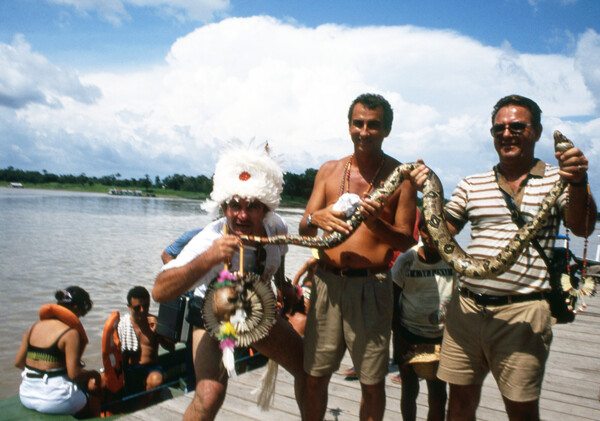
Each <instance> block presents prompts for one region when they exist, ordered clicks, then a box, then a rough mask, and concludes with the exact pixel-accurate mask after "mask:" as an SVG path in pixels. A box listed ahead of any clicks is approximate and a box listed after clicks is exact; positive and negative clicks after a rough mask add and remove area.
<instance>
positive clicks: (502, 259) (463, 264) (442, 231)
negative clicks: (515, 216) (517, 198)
mask: <svg viewBox="0 0 600 421" xmlns="http://www.w3.org/2000/svg"><path fill="white" fill-rule="evenodd" d="M572 147H573V143H572V142H571V141H570V140H569V139H567V138H566V137H565V136H564V135H563V134H562V133H561V132H559V131H558V130H557V131H555V132H554V149H555V150H556V151H559V152H564V151H566V150H568V149H570V148H572ZM418 165H420V164H418V163H414V162H413V163H410V164H402V165H399V166H398V167H396V168H395V169H394V171H393V172H392V174H391V175H390V176H389V177H388V178H387V180H385V182H384V183H383V185H382V186H381V187H379V188H377V189H375V190H374V191H373V192H372V193H371V194H369V195H368V196H367V197H368V198H370V199H372V200H378V199H379V198H386V197H389V196H390V195H391V194H392V193H393V192H394V191H396V189H397V188H398V187H399V186H400V183H402V181H404V179H405V174H408V173H410V172H411V171H412V170H414V169H415V168H416V167H417V166H418ZM566 186H567V182H566V181H565V180H564V179H563V178H562V177H561V178H559V180H558V181H557V182H556V183H555V184H554V186H553V187H552V189H551V190H550V191H549V192H548V193H547V194H546V196H545V197H544V199H543V200H542V203H541V205H540V208H539V210H538V213H537V214H536V215H535V217H534V218H533V219H532V220H531V221H529V222H528V223H527V224H525V225H524V226H523V227H522V228H521V229H519V231H518V232H517V233H516V234H515V236H514V237H513V239H512V240H511V241H509V243H508V244H507V245H506V247H505V248H504V249H503V250H502V251H501V252H500V253H499V254H498V255H497V256H496V257H495V258H494V259H490V260H488V259H478V258H475V257H473V256H471V255H469V254H468V253H466V252H465V251H464V250H463V249H462V248H461V247H460V245H459V244H458V243H457V242H456V240H455V239H454V237H453V236H452V234H451V233H450V231H449V230H448V228H447V226H446V220H445V217H444V190H443V188H442V183H441V182H440V179H439V178H438V177H437V175H436V174H435V173H434V172H433V171H431V170H430V171H429V173H428V176H427V180H426V181H425V183H424V184H423V213H424V215H425V220H426V221H427V227H428V229H429V233H430V235H431V236H432V237H433V240H434V242H435V244H436V246H437V248H438V250H439V252H440V255H441V257H442V259H444V261H445V262H446V263H448V264H449V265H450V267H452V268H453V269H454V270H455V271H456V272H458V273H460V274H461V275H465V276H468V277H470V278H477V279H484V278H489V277H491V276H496V275H499V274H501V273H502V272H504V271H505V270H507V269H508V268H509V267H510V266H512V265H513V264H514V263H515V261H516V260H517V258H518V257H519V255H520V254H521V252H522V251H523V249H524V248H525V247H526V246H527V244H528V243H529V242H530V241H531V240H532V239H533V238H534V237H535V236H536V235H537V233H538V232H539V231H540V229H542V227H543V226H544V225H545V224H546V222H547V221H548V218H549V217H550V210H551V209H552V207H553V206H554V204H555V203H556V199H557V198H558V197H559V196H560V194H561V193H562V192H563V190H564V189H565V187H566ZM363 220H364V217H363V215H362V214H361V207H360V206H359V207H358V208H357V209H356V210H355V211H354V213H353V214H352V215H351V216H350V217H349V218H348V219H347V220H346V223H348V224H349V225H350V226H351V227H352V231H350V234H342V233H340V232H334V233H332V234H331V235H328V236H326V237H323V238H321V237H308V236H302V235H277V236H273V237H258V236H250V235H242V236H240V238H241V239H242V240H245V241H250V242H254V243H260V244H293V245H297V246H302V247H312V248H320V249H328V248H332V247H336V246H338V245H339V244H341V243H343V242H344V241H345V240H346V238H348V236H350V235H352V233H353V232H354V231H355V229H356V228H357V227H358V226H359V225H360V224H361V223H362V222H363Z"/></svg>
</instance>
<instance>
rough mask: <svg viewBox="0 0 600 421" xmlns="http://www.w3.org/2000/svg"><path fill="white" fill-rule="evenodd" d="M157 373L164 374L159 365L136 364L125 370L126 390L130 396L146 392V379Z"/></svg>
mask: <svg viewBox="0 0 600 421" xmlns="http://www.w3.org/2000/svg"><path fill="white" fill-rule="evenodd" d="M155 371H157V372H159V373H161V374H162V372H163V368H162V366H161V365H160V364H158V363H151V364H136V365H130V366H128V367H126V368H125V388H126V390H127V393H128V394H131V393H137V392H141V391H143V390H146V377H148V375H149V374H150V373H154V372H155Z"/></svg>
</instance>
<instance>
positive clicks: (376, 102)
mask: <svg viewBox="0 0 600 421" xmlns="http://www.w3.org/2000/svg"><path fill="white" fill-rule="evenodd" d="M356 104H362V105H364V106H365V107H367V108H368V109H369V110H374V109H375V108H377V107H382V108H383V127H384V128H385V129H386V130H390V129H391V128H392V122H393V121H394V111H393V110H392V106H391V105H390V103H389V102H388V101H387V100H386V99H385V98H384V97H382V96H381V95H378V94H361V95H359V96H357V97H356V99H355V100H354V101H352V104H350V109H349V110H348V124H350V123H352V111H354V106H355V105H356Z"/></svg>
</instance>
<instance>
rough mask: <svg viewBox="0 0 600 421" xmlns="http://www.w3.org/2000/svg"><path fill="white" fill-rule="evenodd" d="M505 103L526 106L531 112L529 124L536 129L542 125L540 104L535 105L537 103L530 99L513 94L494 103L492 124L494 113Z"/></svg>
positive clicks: (505, 104)
mask: <svg viewBox="0 0 600 421" xmlns="http://www.w3.org/2000/svg"><path fill="white" fill-rule="evenodd" d="M507 105H519V106H521V107H525V108H527V109H528V110H529V112H530V113H531V124H533V127H535V128H536V129H539V128H541V127H542V124H541V122H542V110H541V108H540V106H539V105H537V103H536V102H535V101H534V100H532V99H529V98H526V97H524V96H521V95H515V94H513V95H508V96H505V97H504V98H501V99H500V100H499V101H498V102H497V103H496V105H494V109H493V110H492V124H494V120H495V119H496V114H498V111H500V109H501V108H502V107H506V106H507Z"/></svg>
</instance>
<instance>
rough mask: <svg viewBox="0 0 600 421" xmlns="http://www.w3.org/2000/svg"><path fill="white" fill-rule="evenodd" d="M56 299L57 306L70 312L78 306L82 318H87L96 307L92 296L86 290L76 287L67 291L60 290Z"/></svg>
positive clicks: (71, 287) (56, 293) (66, 289)
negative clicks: (93, 307)
mask: <svg viewBox="0 0 600 421" xmlns="http://www.w3.org/2000/svg"><path fill="white" fill-rule="evenodd" d="M54 297H55V298H56V304H58V305H60V306H63V307H66V308H68V309H70V310H72V309H73V307H75V306H77V308H78V309H79V310H80V311H81V315H82V316H85V315H86V314H87V313H88V312H89V311H90V310H91V309H92V306H93V305H94V303H93V302H92V300H91V298H90V294H88V293H87V291H86V290H85V289H83V288H80V287H78V286H74V285H73V286H70V287H67V288H65V289H59V290H58V291H56V292H55V293H54Z"/></svg>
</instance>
